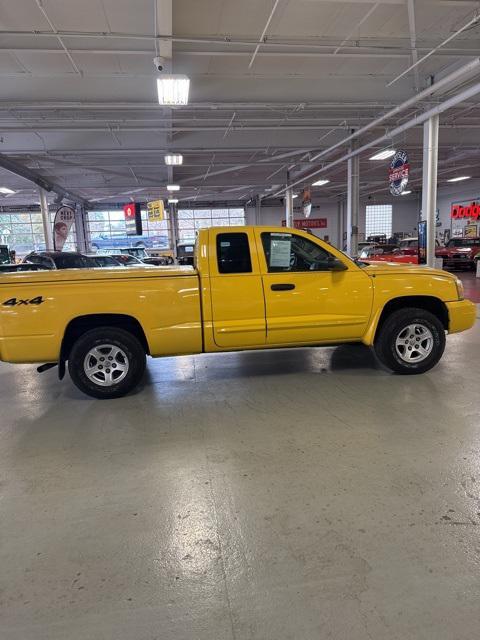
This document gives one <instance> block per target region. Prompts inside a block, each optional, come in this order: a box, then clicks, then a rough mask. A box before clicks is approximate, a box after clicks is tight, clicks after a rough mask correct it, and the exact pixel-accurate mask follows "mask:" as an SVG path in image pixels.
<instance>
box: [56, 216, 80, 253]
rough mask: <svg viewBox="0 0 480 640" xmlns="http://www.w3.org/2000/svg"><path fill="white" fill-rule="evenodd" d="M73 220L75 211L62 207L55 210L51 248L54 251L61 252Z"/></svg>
mask: <svg viewBox="0 0 480 640" xmlns="http://www.w3.org/2000/svg"><path fill="white" fill-rule="evenodd" d="M74 220H75V209H73V208H72V207H66V206H63V207H60V208H59V209H57V212H56V213H55V219H54V221H53V248H54V249H55V251H62V249H63V247H64V245H65V242H66V241H67V238H68V234H69V233H70V230H71V228H72V225H73V222H74Z"/></svg>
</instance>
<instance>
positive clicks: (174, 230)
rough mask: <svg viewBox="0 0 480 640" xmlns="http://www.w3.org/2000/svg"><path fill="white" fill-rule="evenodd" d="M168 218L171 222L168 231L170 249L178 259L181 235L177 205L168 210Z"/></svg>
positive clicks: (172, 205)
mask: <svg viewBox="0 0 480 640" xmlns="http://www.w3.org/2000/svg"><path fill="white" fill-rule="evenodd" d="M168 218H169V220H170V225H169V229H168V235H169V241H170V247H171V248H172V251H173V257H174V259H175V260H176V259H177V245H178V242H179V233H178V215H177V205H176V204H171V205H170V206H169V209H168Z"/></svg>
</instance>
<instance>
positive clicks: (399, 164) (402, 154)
mask: <svg viewBox="0 0 480 640" xmlns="http://www.w3.org/2000/svg"><path fill="white" fill-rule="evenodd" d="M409 174H410V165H409V163H408V154H407V152H406V151H397V152H396V153H395V155H394V156H393V158H392V161H391V162H390V168H389V170H388V180H389V182H390V193H391V194H392V195H393V196H400V195H401V194H402V193H403V192H404V191H405V188H406V186H407V184H408V176H409Z"/></svg>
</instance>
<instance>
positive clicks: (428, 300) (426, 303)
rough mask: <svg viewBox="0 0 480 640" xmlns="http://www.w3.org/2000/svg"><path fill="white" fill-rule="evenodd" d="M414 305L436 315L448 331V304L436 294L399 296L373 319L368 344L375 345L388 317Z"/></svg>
mask: <svg viewBox="0 0 480 640" xmlns="http://www.w3.org/2000/svg"><path fill="white" fill-rule="evenodd" d="M408 307H413V308H416V309H424V310H425V311H429V312H430V313H432V314H433V315H434V316H436V317H437V318H438V319H439V320H440V322H441V323H442V325H443V327H444V329H445V331H448V325H449V317H448V309H447V305H446V304H445V303H444V302H443V300H440V298H437V297H435V296H426V295H419V296H399V297H397V298H392V299H391V300H389V301H388V302H387V303H386V304H385V305H384V306H383V308H382V309H381V310H380V311H379V312H378V313H377V314H376V315H375V316H374V317H373V320H372V322H371V324H370V326H369V328H368V330H367V332H366V334H365V337H364V339H363V342H364V343H365V344H368V345H373V344H374V342H375V339H376V337H377V335H378V332H379V331H380V329H381V328H382V326H383V324H384V323H385V321H386V319H387V318H388V317H389V316H390V315H391V314H392V313H393V312H394V311H398V310H399V309H406V308H408Z"/></svg>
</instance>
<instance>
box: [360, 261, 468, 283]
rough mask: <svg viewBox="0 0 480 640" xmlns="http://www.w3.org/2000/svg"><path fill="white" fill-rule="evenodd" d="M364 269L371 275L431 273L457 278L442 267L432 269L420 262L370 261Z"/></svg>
mask: <svg viewBox="0 0 480 640" xmlns="http://www.w3.org/2000/svg"><path fill="white" fill-rule="evenodd" d="M364 270H365V271H366V273H368V274H369V275H371V276H373V275H382V276H383V275H392V276H394V275H398V274H408V275H411V276H414V275H419V276H424V275H431V276H442V277H443V278H447V279H448V280H456V278H455V276H454V275H452V274H451V273H447V271H442V270H441V269H432V268H431V267H426V266H424V265H418V264H400V263H397V262H373V261H372V262H369V264H368V267H364Z"/></svg>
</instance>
